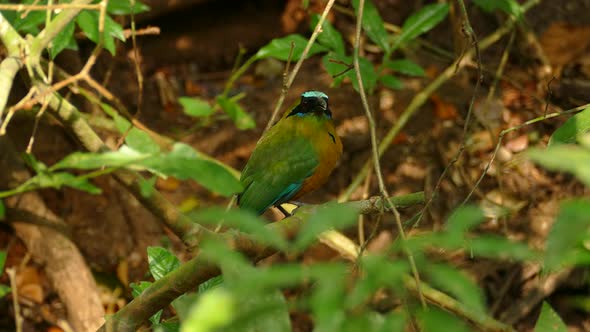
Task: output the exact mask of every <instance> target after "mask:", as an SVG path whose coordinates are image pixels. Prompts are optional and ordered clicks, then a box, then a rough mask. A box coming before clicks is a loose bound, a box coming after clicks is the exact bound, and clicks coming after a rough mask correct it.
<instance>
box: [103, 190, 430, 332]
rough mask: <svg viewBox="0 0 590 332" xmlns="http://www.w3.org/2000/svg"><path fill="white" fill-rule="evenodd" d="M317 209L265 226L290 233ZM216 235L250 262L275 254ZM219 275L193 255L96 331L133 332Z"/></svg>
mask: <svg viewBox="0 0 590 332" xmlns="http://www.w3.org/2000/svg"><path fill="white" fill-rule="evenodd" d="M392 201H393V202H394V204H396V205H397V207H398V208H403V207H408V206H411V205H415V204H419V203H422V202H423V201H424V194H423V193H421V192H420V193H414V194H410V195H406V196H402V197H394V198H392ZM341 204H345V205H348V206H353V207H356V208H359V211H360V212H361V213H367V214H371V213H377V212H379V211H381V208H382V207H383V200H382V199H381V197H373V198H371V199H369V200H365V201H357V202H347V203H341ZM317 207H318V206H317V205H305V206H303V207H301V208H299V209H297V210H295V214H294V215H292V216H291V217H288V218H285V219H283V220H281V221H279V222H276V223H272V224H269V225H268V226H267V227H268V228H271V229H273V230H274V231H277V232H280V233H282V234H294V233H295V232H297V230H298V229H299V228H300V227H301V226H302V225H303V224H304V223H305V222H306V220H307V218H309V216H310V215H312V214H313V210H314V209H316V208H317ZM332 232H333V231H332ZM332 232H327V233H326V234H327V237H331V236H332V235H330V234H333V233H332ZM334 233H337V232H334ZM217 236H220V237H221V238H222V239H223V240H225V242H226V243H227V244H228V245H229V246H230V247H231V248H232V249H233V250H235V251H239V252H241V253H243V254H244V255H245V256H247V257H248V258H249V259H250V260H252V261H253V262H257V261H259V260H261V259H263V258H266V257H268V256H270V255H273V254H275V253H276V252H277V250H276V249H274V248H271V247H269V246H265V245H262V244H259V243H257V242H254V241H253V240H252V239H251V238H250V237H248V236H245V235H244V234H241V233H238V232H231V233H230V232H226V233H223V234H219V235H217ZM320 237H321V238H324V237H326V236H324V235H321V236H320ZM354 259H356V256H354ZM219 273H220V270H219V268H218V267H216V266H215V265H213V264H212V263H211V262H208V261H205V260H204V259H203V258H202V257H201V255H197V256H195V257H194V258H193V259H191V260H189V261H188V262H186V263H184V264H183V265H181V266H180V267H179V268H178V269H176V270H174V271H172V272H170V273H169V274H167V275H166V276H164V277H162V278H160V279H159V280H157V281H156V282H154V283H153V284H152V285H151V286H150V287H149V288H147V289H146V290H145V291H144V292H143V293H142V294H141V295H140V296H138V297H137V298H135V299H134V300H133V301H131V302H129V304H127V305H126V306H125V307H123V308H122V309H121V310H119V311H118V312H117V313H115V314H114V315H113V316H111V317H110V319H109V320H108V321H107V323H105V325H103V326H102V327H101V329H100V330H99V331H136V330H137V328H138V327H139V325H140V324H142V323H143V322H144V321H146V320H147V319H148V318H150V317H151V316H152V315H153V314H155V313H156V312H158V310H160V309H162V308H164V307H166V306H167V305H168V304H169V303H170V302H172V300H174V299H175V298H177V297H178V296H180V295H182V294H183V293H185V292H187V291H190V290H192V289H194V288H195V287H197V286H198V285H199V284H201V283H203V282H205V281H207V280H208V279H210V278H212V277H214V276H216V275H218V274H219Z"/></svg>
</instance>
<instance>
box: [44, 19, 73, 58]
mask: <svg viewBox="0 0 590 332" xmlns="http://www.w3.org/2000/svg"><path fill="white" fill-rule="evenodd" d="M75 29H76V24H75V23H74V21H72V22H70V23H68V25H66V27H65V28H64V29H63V30H62V31H61V32H60V33H58V34H57V36H55V38H53V40H52V41H51V48H50V49H49V55H50V56H51V59H55V57H56V56H57V55H58V54H59V53H60V52H61V51H63V50H64V49H66V48H69V49H73V50H77V49H78V44H77V43H76V38H74V30H75Z"/></svg>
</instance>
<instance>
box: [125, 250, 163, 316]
mask: <svg viewBox="0 0 590 332" xmlns="http://www.w3.org/2000/svg"><path fill="white" fill-rule="evenodd" d="M148 250H149V248H148ZM151 285H152V283H151V282H149V281H140V282H139V284H136V283H131V284H129V287H131V295H132V296H133V298H137V297H138V296H139V295H141V293H143V291H145V290H146V289H147V288H148V287H150V286H151ZM162 312H163V310H159V311H158V312H156V313H155V314H154V315H153V316H152V317H150V322H152V324H158V323H159V322H160V318H161V317H162Z"/></svg>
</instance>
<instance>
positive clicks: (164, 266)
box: [147, 247, 180, 280]
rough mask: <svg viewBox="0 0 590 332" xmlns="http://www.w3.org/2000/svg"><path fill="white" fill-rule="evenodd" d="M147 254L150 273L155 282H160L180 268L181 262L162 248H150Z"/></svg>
mask: <svg viewBox="0 0 590 332" xmlns="http://www.w3.org/2000/svg"><path fill="white" fill-rule="evenodd" d="M147 253H148V264H149V268H150V272H151V274H152V276H153V277H154V279H155V280H159V279H160V278H162V277H163V276H165V275H166V274H168V273H170V272H172V271H174V270H175V269H177V268H178V267H179V266H180V260H178V258H177V257H176V256H174V254H172V253H171V252H169V251H168V250H166V249H164V248H162V247H148V248H147Z"/></svg>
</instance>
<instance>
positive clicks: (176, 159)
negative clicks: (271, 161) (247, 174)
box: [141, 143, 242, 196]
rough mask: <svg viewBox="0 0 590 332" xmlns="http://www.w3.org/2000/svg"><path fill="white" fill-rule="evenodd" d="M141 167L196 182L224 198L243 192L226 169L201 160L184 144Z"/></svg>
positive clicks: (145, 162)
mask: <svg viewBox="0 0 590 332" xmlns="http://www.w3.org/2000/svg"><path fill="white" fill-rule="evenodd" d="M141 165H143V166H145V167H147V168H149V169H151V170H154V171H157V172H159V173H161V174H165V175H169V176H174V177H176V178H178V179H181V180H186V179H192V180H195V181H196V182H198V183H199V184H201V185H203V186H204V187H205V188H207V189H209V190H211V191H214V192H216V193H219V194H221V195H224V196H231V195H233V194H235V193H238V192H241V191H242V185H241V184H240V181H239V180H238V179H237V178H236V177H235V176H234V175H233V174H232V173H230V172H229V171H228V170H227V169H226V168H224V167H223V166H221V165H219V164H217V163H215V162H213V161H210V160H207V159H204V158H201V157H200V155H199V153H197V151H195V150H194V149H193V148H192V147H190V146H189V145H187V144H184V143H175V144H174V145H173V147H172V151H171V152H170V153H168V154H166V155H164V156H162V157H152V158H149V159H146V160H144V161H142V162H141Z"/></svg>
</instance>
